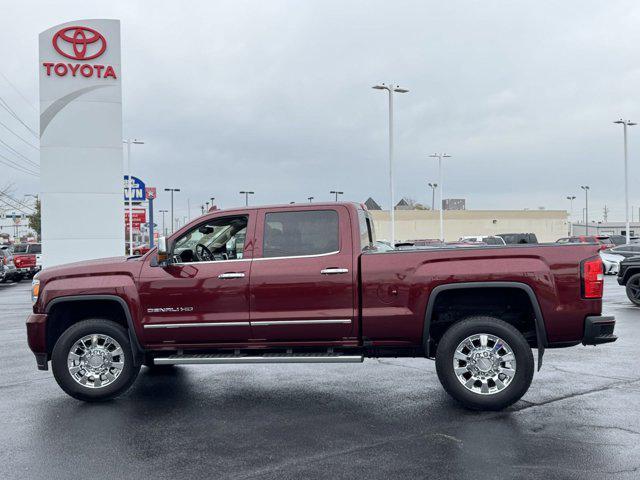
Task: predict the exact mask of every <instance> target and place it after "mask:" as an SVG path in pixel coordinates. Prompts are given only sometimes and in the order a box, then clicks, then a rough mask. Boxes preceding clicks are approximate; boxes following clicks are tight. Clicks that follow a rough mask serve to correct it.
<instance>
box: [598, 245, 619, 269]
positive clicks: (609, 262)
mask: <svg viewBox="0 0 640 480" xmlns="http://www.w3.org/2000/svg"><path fill="white" fill-rule="evenodd" d="M615 248H617V247H615ZM615 248H609V249H607V250H600V258H601V259H602V269H603V271H604V274H605V275H617V273H618V271H619V269H620V262H621V261H622V260H624V258H625V257H624V256H622V255H619V254H616V253H614V252H613V250H615Z"/></svg>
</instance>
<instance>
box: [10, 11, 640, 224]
mask: <svg viewBox="0 0 640 480" xmlns="http://www.w3.org/2000/svg"><path fill="white" fill-rule="evenodd" d="M2 10H3V12H2V28H1V29H0V58H1V59H2V62H1V63H0V72H2V73H3V74H4V75H6V77H7V78H8V79H9V80H10V81H11V82H12V83H14V84H15V85H16V86H17V87H18V89H19V90H20V91H21V92H23V94H24V95H25V96H26V97H27V98H28V99H29V101H30V103H31V104H32V105H37V101H38V89H37V72H38V52H37V39H38V34H39V32H41V31H43V30H45V29H47V28H49V27H51V26H53V25H56V24H59V23H62V22H66V21H70V20H76V19H83V18H116V19H120V20H121V21H122V58H123V66H122V79H123V102H124V104H123V112H124V135H125V137H138V138H142V139H144V141H145V142H146V144H145V145H143V146H139V147H135V150H134V155H133V161H134V165H135V168H134V170H133V172H134V175H137V176H139V177H141V178H142V179H143V180H145V181H146V182H147V185H149V186H157V187H158V188H159V189H162V188H164V187H169V186H172V187H178V188H181V189H182V192H181V193H180V194H178V196H177V197H176V212H177V215H179V216H183V215H187V199H190V201H191V205H192V215H194V214H195V213H196V212H199V211H200V209H199V205H200V204H201V203H203V202H204V201H205V200H207V199H208V198H209V197H211V196H215V197H216V203H218V204H220V205H221V206H223V207H231V206H235V205H240V204H242V202H243V198H242V197H241V196H240V195H239V194H238V192H239V191H240V190H245V189H250V190H254V191H255V192H256V195H255V196H254V198H252V200H251V201H252V203H260V204H264V203H285V202H290V201H298V202H301V201H306V198H307V197H308V196H310V195H311V196H314V197H315V198H316V199H317V200H329V199H330V198H331V195H330V194H329V191H330V190H334V189H339V190H343V191H344V192H345V195H344V198H345V199H346V200H355V201H364V200H365V199H366V198H367V197H368V196H372V197H373V198H375V199H376V200H377V201H378V202H379V203H380V204H382V205H383V206H385V207H387V206H388V204H389V200H388V197H389V194H388V157H387V148H388V147H387V121H388V115H387V99H386V94H385V93H383V92H380V91H376V90H372V89H371V86H372V85H374V84H375V83H377V82H390V81H392V82H395V83H397V84H399V85H401V86H402V87H405V88H408V89H409V90H410V92H409V93H407V94H404V95H398V96H397V97H396V110H395V113H396V129H397V137H396V139H397V140H396V141H397V154H396V192H397V194H396V195H397V197H400V196H409V197H412V198H414V199H416V200H418V201H422V202H425V203H427V204H430V202H431V194H430V193H429V191H428V187H427V185H426V184H427V182H429V181H437V168H436V163H435V161H434V159H430V158H429V157H428V154H429V153H432V152H434V151H446V152H448V153H450V154H451V155H453V157H452V158H451V159H448V160H447V162H446V168H445V190H444V196H445V197H461V198H466V199H467V208H471V209H516V208H537V207H539V206H545V207H546V208H549V209H568V201H567V200H565V197H566V196H567V195H569V194H575V195H577V196H578V199H579V200H578V201H576V203H575V208H574V210H575V213H576V216H577V214H578V211H581V208H582V205H583V196H582V193H583V192H582V191H581V190H580V185H581V184H582V185H584V184H588V185H590V186H591V198H592V201H591V202H590V210H591V211H592V212H593V218H599V217H601V216H602V209H603V206H604V205H605V204H606V205H608V207H609V209H610V212H611V213H610V216H609V220H616V219H623V218H624V183H623V178H624V177H623V157H622V131H621V127H620V126H618V125H613V124H612V123H611V122H612V121H613V120H615V119H617V118H619V117H620V116H625V117H629V118H631V119H634V120H640V102H639V100H638V95H637V90H638V88H639V85H640V66H639V63H638V59H639V58H640V57H639V55H638V53H639V50H640V29H639V28H638V25H640V3H639V2H637V1H632V0H630V1H606V2H603V1H586V0H579V1H563V2H550V1H543V2H541V1H539V0H538V1H529V2H525V1H518V2H513V1H506V0H505V1H486V0H485V1H471V0H465V1H454V0H450V1H447V2H442V1H437V2H436V1H424V0H422V1H415V2H408V1H407V2H388V1H386V2H381V1H370V0H369V1H361V2H356V1H350V2H346V1H344V0H343V1H339V2H338V1H335V2H334V1H327V0H323V1H317V2H315V1H304V2H301V1H289V2H281V1H271V0H269V1H265V0H262V1H254V2H245V1H239V0H233V1H228V2H219V1H215V0H209V1H202V2H195V1H189V2H176V1H168V2H165V1H157V0H156V1H154V2H151V1H135V2H133V1H131V0H129V1H116V0H112V1H110V2H97V1H81V2H80V1H63V0H57V1H56V2H41V1H38V2H32V1H24V0H23V1H22V2H4V4H3V8H2ZM0 96H2V98H4V99H5V100H6V101H7V102H9V103H10V104H11V105H12V107H13V108H14V109H15V110H16V111H17V112H18V113H19V114H20V115H21V116H22V117H23V118H24V119H25V120H26V121H27V122H28V123H29V124H31V125H33V126H34V128H35V126H36V125H37V114H36V111H35V110H34V109H33V107H32V106H30V105H29V104H27V102H25V101H24V100H23V99H22V98H21V97H20V96H18V94H16V93H15V92H14V91H13V90H12V89H11V87H10V86H9V85H8V84H7V83H6V82H5V80H4V78H2V77H0ZM0 121H2V122H5V123H7V124H9V123H10V122H11V121H12V119H11V118H10V117H8V115H6V112H3V111H0ZM10 124H11V126H12V128H14V129H15V130H16V131H19V132H21V133H24V132H25V131H24V130H19V128H20V126H19V125H17V124H15V122H13V123H10ZM630 133H631V135H630V139H631V141H630V152H631V162H630V191H631V196H630V198H631V204H632V205H635V206H636V211H637V208H638V206H640V181H639V180H640V166H639V165H640V141H637V140H636V139H637V138H640V137H639V136H640V126H639V127H635V129H632V130H631V132H630ZM0 139H3V140H5V141H7V142H10V143H11V144H12V145H13V146H14V148H16V149H19V150H21V151H22V152H23V153H24V154H25V155H29V156H31V158H34V159H36V158H37V156H36V155H33V153H34V152H30V151H29V150H22V149H21V146H20V143H19V142H15V143H14V142H13V140H14V139H13V138H11V135H10V134H8V133H7V132H6V131H3V129H2V127H0ZM2 153H3V154H4V155H6V156H9V155H10V154H9V153H7V152H6V151H3V152H2ZM4 174H7V176H8V178H7V179H6V180H7V181H11V182H13V183H14V184H15V192H16V194H18V195H22V194H24V193H33V192H35V191H37V190H38V188H39V186H38V181H37V179H35V178H34V177H30V176H28V175H25V174H22V173H19V172H16V171H13V170H11V169H6V168H5V169H3V175H4ZM3 179H4V177H3ZM0 183H2V182H0ZM162 193H164V192H162ZM157 205H158V208H167V206H168V198H167V196H166V195H161V196H160V198H159V201H158V202H157ZM635 218H636V219H637V218H638V216H637V214H636V215H635Z"/></svg>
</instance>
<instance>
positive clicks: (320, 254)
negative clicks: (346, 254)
mask: <svg viewBox="0 0 640 480" xmlns="http://www.w3.org/2000/svg"><path fill="white" fill-rule="evenodd" d="M336 253H340V250H336V251H335V252H327V253H316V254H314V255H291V256H288V257H259V258H254V259H253V260H282V259H285V258H315V257H327V256H329V255H335V254H336Z"/></svg>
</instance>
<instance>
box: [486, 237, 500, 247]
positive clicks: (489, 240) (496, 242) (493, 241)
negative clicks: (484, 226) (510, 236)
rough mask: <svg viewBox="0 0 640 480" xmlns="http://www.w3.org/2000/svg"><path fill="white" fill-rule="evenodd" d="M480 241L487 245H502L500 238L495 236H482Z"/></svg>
mask: <svg viewBox="0 0 640 480" xmlns="http://www.w3.org/2000/svg"><path fill="white" fill-rule="evenodd" d="M482 241H483V242H484V243H486V244H487V245H504V242H503V241H502V239H500V238H496V237H483V238H482Z"/></svg>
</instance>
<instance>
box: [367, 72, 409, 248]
mask: <svg viewBox="0 0 640 480" xmlns="http://www.w3.org/2000/svg"><path fill="white" fill-rule="evenodd" d="M372 88H374V89H376V90H386V91H387V92H388V93H389V199H390V202H391V206H390V209H391V246H392V247H393V248H395V245H396V222H395V220H396V213H395V208H394V204H395V202H394V199H393V94H394V92H395V93H407V92H408V91H409V90H407V89H405V88H400V87H399V86H398V85H394V84H392V83H390V84H389V85H386V84H384V83H381V84H380V85H374V86H373V87H372Z"/></svg>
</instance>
